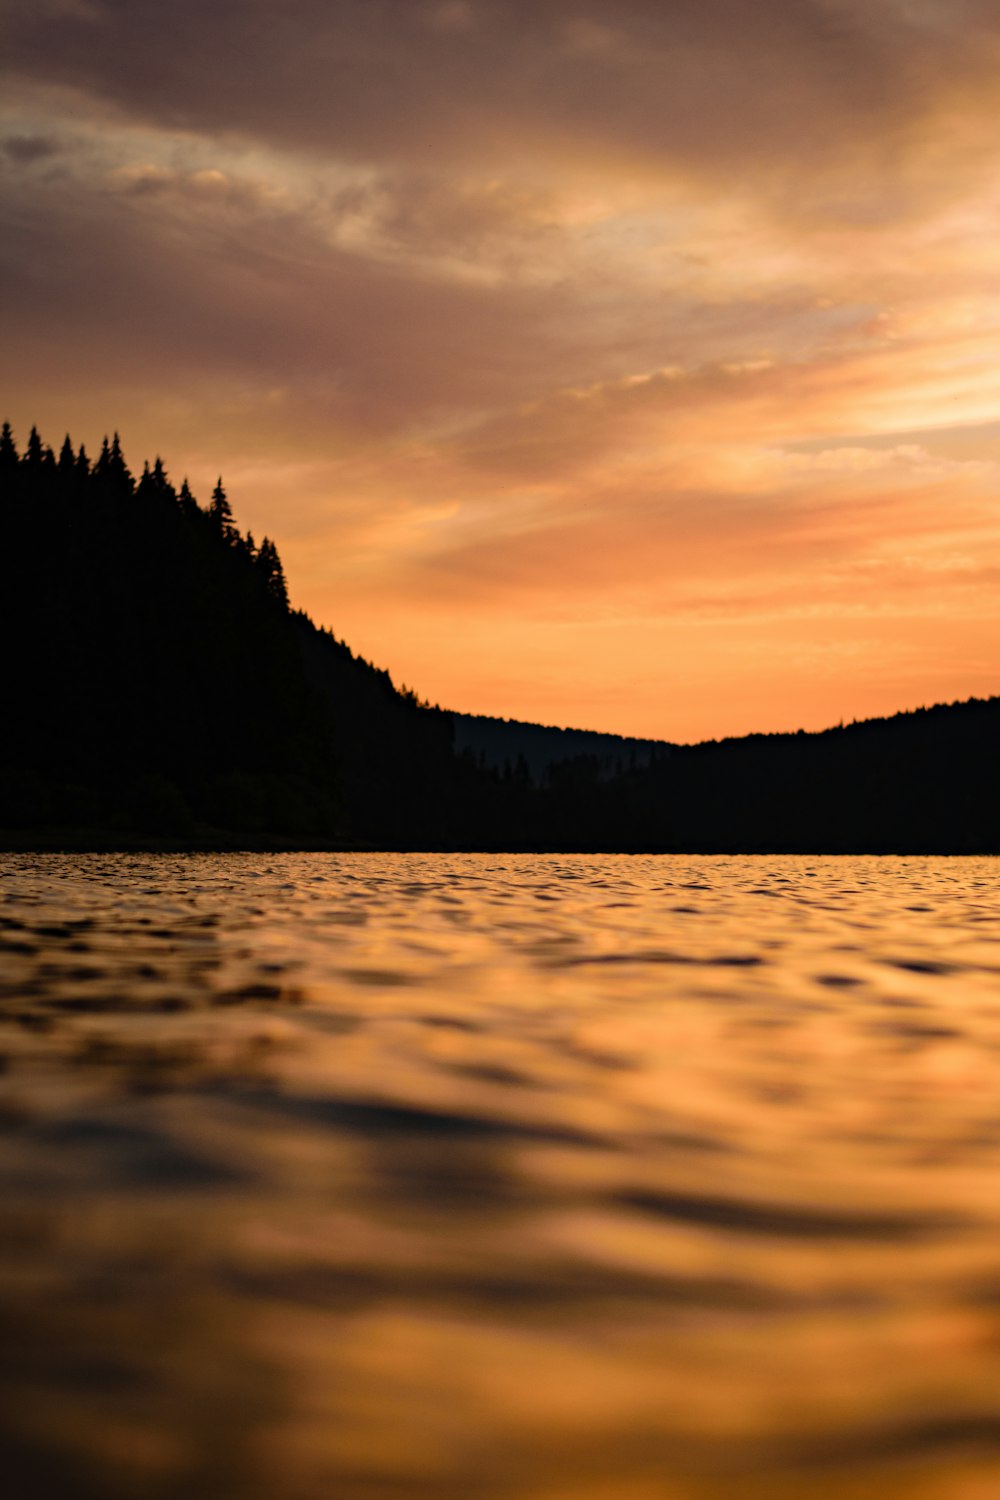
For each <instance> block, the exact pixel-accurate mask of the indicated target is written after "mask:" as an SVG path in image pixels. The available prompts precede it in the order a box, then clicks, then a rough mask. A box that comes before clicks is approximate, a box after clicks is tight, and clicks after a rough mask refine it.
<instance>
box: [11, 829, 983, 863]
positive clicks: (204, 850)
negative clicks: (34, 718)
mask: <svg viewBox="0 0 1000 1500" xmlns="http://www.w3.org/2000/svg"><path fill="white" fill-rule="evenodd" d="M9 854H494V855H502V854H565V855H583V856H587V855H593V856H595V857H597V856H600V855H636V856H638V855H660V856H664V855H677V856H681V857H688V856H690V857H698V858H703V857H708V856H718V857H733V858H735V857H740V858H745V857H747V856H748V855H756V856H760V857H761V858H773V857H776V856H781V855H787V856H793V855H794V856H799V857H802V858H809V859H835V858H847V859H850V858H858V857H861V856H871V857H874V858H883V859H926V858H938V859H970V858H979V859H997V858H1000V849H997V848H988V847H985V846H983V847H980V848H954V847H950V848H942V847H939V846H933V845H921V846H916V845H914V846H911V847H908V848H899V847H897V846H883V845H856V846H854V847H850V848H839V849H829V848H824V847H822V846H820V845H812V844H806V843H803V844H801V845H798V846H796V847H790V846H789V845H787V844H786V845H773V846H770V847H765V846H760V845H742V846H739V845H732V846H730V847H726V848H723V847H712V846H706V845H694V844H692V845H686V846H683V847H679V846H668V845H663V844H648V845H632V846H628V847H626V846H623V845H610V844H604V845H595V844H585V843H580V844H569V843H560V844H532V843H513V842H512V843H504V844H481V843H440V844H429V843H426V842H420V843H413V844H408V843H402V842H399V843H372V842H368V841H365V840H361V839H353V840H352V839H330V838H326V839H314V840H309V839H301V838H282V837H281V836H279V835H274V836H271V837H268V836H267V835H261V836H260V837H258V838H254V839H248V838H247V837H246V835H244V834H236V833H234V834H231V835H230V834H226V833H224V832H214V833H207V832H206V833H205V834H204V835H202V836H200V837H196V838H187V839H172V838H153V837H145V836H141V835H131V834H127V833H119V832H116V831H110V830H107V831H105V830H97V829H83V830H79V831H77V830H58V829H45V830H27V831H24V832H21V831H18V832H16V833H15V832H11V831H10V830H4V829H0V856H2V855H9Z"/></svg>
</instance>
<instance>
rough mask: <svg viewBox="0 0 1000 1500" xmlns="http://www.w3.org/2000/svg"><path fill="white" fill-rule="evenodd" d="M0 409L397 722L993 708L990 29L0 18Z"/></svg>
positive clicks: (605, 11) (673, 724)
mask: <svg viewBox="0 0 1000 1500" xmlns="http://www.w3.org/2000/svg"><path fill="white" fill-rule="evenodd" d="M0 28H2V34H3V37H4V44H3V48H2V51H0V70H2V73H3V76H2V78H0V100H2V103H0V306H2V307H3V337H2V340H0V397H2V400H0V405H2V408H3V411H2V414H3V415H5V416H7V417H9V419H10V420H11V421H12V422H13V423H14V426H15V431H16V436H17V437H18V439H19V440H20V441H21V442H22V443H23V441H24V439H25V438H26V437H27V433H28V430H29V429H30V427H31V425H32V424H33V423H37V424H38V426H39V428H40V430H41V431H42V433H43V436H44V437H45V438H46V439H47V440H48V441H49V442H51V443H53V444H56V445H58V443H60V442H61V441H62V437H63V435H64V433H65V432H66V431H69V432H70V433H71V434H72V437H73V440H74V441H75V442H76V443H80V442H84V443H86V445H87V447H88V449H89V450H90V451H91V452H93V451H95V450H96V449H97V447H99V444H100V440H101V437H102V435H103V434H104V432H105V431H109V430H113V429H118V430H119V431H120V432H121V435H122V441H123V444H124V447H125V451H126V455H127V456H128V458H129V459H130V461H131V462H132V464H133V467H141V464H142V460H143V459H144V458H146V457H149V458H150V459H152V458H153V457H155V456H156V455H157V454H159V455H161V456H162V458H163V460H164V463H165V464H166V466H167V469H168V471H169V473H170V475H171V477H172V478H173V479H174V480H175V481H176V482H178V483H179V481H180V479H181V478H182V477H184V476H185V475H187V476H188V477H189V479H190V481H191V483H192V486H193V488H194V490H195V493H196V494H197V495H198V496H199V498H201V499H202V500H203V501H207V499H208V496H209V493H210V490H211V487H212V485H213V484H214V482H215V479H216V476H217V475H218V473H219V472H220V471H221V473H222V475H223V478H224V482H225V484H226V487H227V490H228V492H229V495H230V499H231V501H232V504H233V507H234V510H235V513H236V518H237V521H238V522H239V523H240V524H242V525H243V526H244V527H247V526H249V527H250V529H252V530H253V532H254V533H255V535H256V536H257V538H258V540H259V539H260V536H261V535H262V534H263V533H267V534H268V535H270V536H272V537H273V538H274V539H275V540H276V541H277V544H278V546H279V549H280V551H281V555H282V558H283V560H284V563H285V569H286V573H287V575H288V580H289V586H290V590H291V594H292V598H293V602H294V603H295V604H296V605H298V606H299V607H302V608H305V609H306V610H308V611H309V613H310V614H311V615H312V616H313V618H314V619H315V620H316V621H317V623H319V624H322V625H326V626H329V627H330V628H331V629H332V630H333V631H334V632H335V634H336V635H337V636H338V637H340V638H341V639H345V640H346V641H347V642H348V643H349V644H350V645H351V646H352V647H353V649H354V650H355V651H357V652H359V653H360V654H362V655H364V656H366V657H368V658H369V659H370V660H374V661H375V662H376V663H377V664H378V665H380V666H383V667H387V668H388V669H389V670H390V672H391V673H392V675H393V678H394V680H395V681H396V682H397V683H402V684H406V685H408V686H410V687H412V688H415V689H416V690H417V692H418V693H419V694H420V695H421V696H422V697H425V698H428V699H430V700H431V701H433V702H438V703H441V704H442V705H444V706H446V707H449V708H454V709H462V710H466V711H469V712H476V713H490V714H497V715H503V716H507V717H512V718H524V719H531V720H537V721H541V722H544V723H559V724H569V725H575V726H578V727H582V728H592V729H601V730H610V731H617V732H620V733H626V734H635V735H641V736H655V737H661V738H665V739H670V740H674V741H690V740H698V739H704V738H714V737H721V736H723V735H728V734H742V733H746V732H749V731H752V730H782V729H797V728H800V727H804V728H820V727H823V726H825V725H828V724H833V723H837V722H838V721H840V720H842V719H843V720H845V721H849V720H851V719H854V718H862V717H868V716H871V715H873V714H882V713H892V712H895V711H897V710H900V709H906V708H913V707H917V706H919V705H921V704H927V703H933V702H940V701H950V700H953V699H958V698H965V697H968V696H970V695H973V694H975V695H979V696H985V695H987V694H991V693H998V692H1000V233H998V229H1000V130H998V129H997V120H998V118H1000V0H754V3H752V4H750V3H748V0H615V3H614V4H612V3H610V0H604V3H597V0H212V3H211V4H207V3H206V0H170V3H169V4H163V3H162V0H0Z"/></svg>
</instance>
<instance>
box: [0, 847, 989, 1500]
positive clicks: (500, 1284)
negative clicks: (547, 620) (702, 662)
mask: <svg viewBox="0 0 1000 1500" xmlns="http://www.w3.org/2000/svg"><path fill="white" fill-rule="evenodd" d="M998 874H1000V866H998V863H997V862H996V861H991V860H985V859H984V860H977V859H951V860H947V859H830V860H822V859H797V858H774V859H769V858H756V859H737V858H732V859H725V858H711V859H710V858H704V859H693V858H691V859H689V858H627V857H621V858H604V857H602V858H583V857H579V858H576V857H573V858H567V857H556V856H549V857H534V856H520V857H509V856H507V857H504V856H429V855H428V856H412V855H406V856H402V855H375V854H372V855H357V854H355V855H321V854H313V855H305V856H299V855H290V856H282V857H269V856H264V857H261V856H252V855H245V856H208V855H206V856H192V857H175V856H123V855H116V856H98V855H90V856H57V855H48V856H30V857H27V856H25V857H13V858H8V859H7V861H6V865H5V873H4V877H3V905H2V906H0V974H2V986H0V997H2V998H0V1067H2V1074H0V1127H2V1128H0V1194H2V1197H0V1203H2V1209H0V1413H2V1415H0V1428H2V1434H0V1435H2V1443H3V1451H4V1462H3V1473H4V1480H5V1482H6V1485H7V1487H6V1490H5V1492H6V1493H8V1494H10V1495H11V1496H12V1500H29V1497H30V1500H35V1497H41V1496H45V1497H46V1500H48V1497H62V1496H66V1497H73V1500H90V1497H93V1500H135V1497H151V1500H166V1497H169V1500H174V1497H181V1496H183V1497H185V1500H202V1497H205V1500H207V1497H212V1500H230V1497H231V1500H258V1497H259V1500H263V1497H268V1500H431V1497H434V1500H785V1497H793V1496H794V1497H804V1496H808V1497H809V1500H814V1497H837V1500H841V1497H843V1500H846V1497H850V1500H869V1497H872V1500H873V1497H875V1496H878V1497H879V1500H884V1497H892V1500H995V1497H996V1496H998V1495H1000V1235H998V1229H1000V1199H998V1187H1000V900H998V891H997V876H998Z"/></svg>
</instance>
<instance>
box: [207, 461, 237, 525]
mask: <svg viewBox="0 0 1000 1500" xmlns="http://www.w3.org/2000/svg"><path fill="white" fill-rule="evenodd" d="M208 514H209V516H210V517H211V520H212V525H213V526H214V527H215V529H216V531H217V532H218V533H219V535H220V536H223V537H225V538H226V540H227V541H232V540H233V539H234V537H236V536H238V535H239V532H238V531H237V530H236V527H235V526H234V525H233V510H232V506H231V505H230V504H229V500H228V498H227V496H226V492H225V490H224V489H223V487H222V475H221V474H220V475H219V478H218V480H217V482H216V486H215V489H214V490H213V491H212V499H211V501H210V502H209V506H208Z"/></svg>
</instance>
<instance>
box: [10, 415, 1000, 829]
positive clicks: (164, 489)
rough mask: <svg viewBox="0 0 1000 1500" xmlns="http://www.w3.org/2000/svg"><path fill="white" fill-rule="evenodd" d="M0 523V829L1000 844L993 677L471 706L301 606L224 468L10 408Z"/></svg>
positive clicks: (999, 727)
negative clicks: (195, 470) (592, 712)
mask: <svg viewBox="0 0 1000 1500" xmlns="http://www.w3.org/2000/svg"><path fill="white" fill-rule="evenodd" d="M0 521H2V526H3V533H2V534H3V539H4V544H5V562H6V566H5V570H4V580H3V586H2V589H0V639H2V642H3V662H4V674H3V675H4V693H3V705H4V723H3V735H2V739H0V829H2V830H5V833H4V837H5V838H6V840H7V842H8V844H10V843H15V844H16V843H22V844H23V843H25V842H31V841H32V840H33V839H36V838H37V839H38V840H40V841H42V842H46V841H47V842H50V843H51V842H52V841H54V840H55V841H58V840H59V839H65V841H66V842H75V843H76V844H81V843H84V844H85V843H87V842H94V843H97V842H100V843H105V842H108V841H112V842H113V841H118V840H120V841H130V840H138V841H143V840H150V839H165V840H170V841H172V842H174V843H179V844H182V845H184V844H186V845H192V846H195V845H200V846H204V845H212V844H219V845H222V846H228V847H232V846H235V845H239V844H243V845H253V844H262V845H270V844H273V843H283V844H289V845H293V846H294V845H298V846H305V847H324V846H328V847H329V846H334V847H335V846H338V845H340V844H344V843H348V844H352V843H353V844H359V843H360V844H372V845H376V846H383V847H396V848H417V847H421V848H429V849H433V848H442V849H448V848H465V849H519V848H523V849H561V850H593V851H599V850H636V851H638V850H650V851H671V850H676V851H702V852H713V851H719V852H724V851H732V852H737V851H789V852H793V851H802V852H816V853H822V852H828V853H836V852H852V851H858V852H862V851H871V852H893V851H896V852H1000V777H998V774H997V766H998V765H1000V699H997V698H991V699H988V700H976V699H972V700H970V701H969V702H967V703H962V704H952V705H950V706H938V707H935V708H931V709H921V710H918V711H917V712H915V713H909V714H900V715H896V716H895V717H894V718H891V719H879V720H870V721H867V722H864V723H860V724H852V725H849V726H846V727H841V728H837V729H831V730H827V731H825V732H824V733H822V734H802V733H801V732H800V733H799V734H794V735H751V736H749V737H747V738H744V739H733V740H724V741H721V742H712V743H708V744H702V745H694V746H668V745H665V744H663V745H659V746H658V745H657V744H656V743H655V742H649V741H645V742H637V741H626V740H622V741H621V742H620V744H619V743H618V742H616V741H615V740H614V738H613V737H607V736H590V735H584V734H582V733H580V732H565V734H564V735H560V734H559V733H557V732H556V731H553V730H543V729H542V728H541V727H540V726H532V725H523V724H517V723H507V722H506V721H500V720H490V721H486V720H484V721H470V720H468V719H467V718H466V717H465V716H462V715H452V714H450V713H447V712H445V711H443V710H441V709H438V708H431V707H430V706H429V705H427V704H423V703H421V702H420V701H419V700H418V699H417V697H416V696H415V695H414V694H413V693H409V692H406V691H403V692H400V691H398V690H397V689H396V688H395V687H394V686H393V683H392V681H391V679H390V677H389V675H388V673H387V672H383V671H379V670H378V669H377V668H375V667H373V666H371V665H370V664H369V663H367V662H365V661H363V660H361V659H360V658H358V657H356V656H355V655H354V654H353V653H352V652H351V651H350V649H349V648H348V647H347V646H346V645H344V644H343V643H342V642H340V641H338V640H337V639H336V638H335V637H334V636H333V635H332V634H331V633H330V632H329V631H327V630H322V629H319V628H317V627H316V626H315V625H314V624H313V623H312V621H311V620H310V619H309V618H308V617H307V616H306V615H304V614H301V613H299V612H295V611H293V610H291V609H290V607H289V601H288V592H287V587H286V582H285V578H284V573H283V570H282V565H281V560H280V558H279V556H278V552H277V549H276V548H275V546H274V543H273V542H272V541H270V540H269V539H267V538H264V539H263V540H262V541H261V543H260V545H259V546H258V545H257V544H256V543H255V542H254V540H253V538H252V537H251V536H249V535H246V536H244V535H243V534H242V533H241V532H240V530H239V528H238V526H237V525H236V522H235V520H234V517H233V513H232V509H231V507H230V504H229V500H228V497H227V495H226V492H225V489H224V487H223V485H222V481H221V479H220V481H219V483H218V484H217V485H216V487H215V489H214V491H213V493H212V495H211V498H210V500H209V502H208V503H207V505H205V506H202V505H200V504H199V503H198V502H197V501H196V499H195V497H194V496H193V495H192V494H191V491H190V489H189V488H188V486H187V484H186V483H184V484H182V485H181V486H180V488H179V489H177V488H175V486H174V485H173V484H172V483H171V481H170V479H169V478H168V476H167V474H166V473H165V471H164V469H163V465H162V464H161V463H160V461H159V460H158V459H157V461H156V462H155V463H154V464H153V466H152V467H151V468H150V467H149V465H147V466H146V467H145V469H144V471H143V473H142V474H141V475H140V476H139V478H138V480H136V479H135V477H134V476H133V474H132V473H131V472H130V470H129V468H128V466H127V464H126V461H125V458H124V455H123V454H122V451H121V447H120V444H119V442H118V439H117V437H116V438H114V439H113V440H112V441H110V442H109V441H107V440H105V442H104V445H103V447H102V449H101V451H100V453H99V454H98V455H97V456H96V457H95V458H94V459H93V460H91V459H90V458H89V457H88V455H87V454H86V453H85V452H84V450H83V449H82V448H79V449H75V448H74V447H73V445H72V444H71V443H70V441H69V439H68V438H67V440H66V441H65V443H64V444H63V445H62V448H61V450H60V451H59V453H58V455H57V454H56V453H55V452H53V451H52V450H51V449H50V448H48V447H47V446H46V445H45V443H44V442H43V441H42V440H41V438H40V437H39V435H38V433H37V432H35V431H32V433H31V435H30V437H29V439H28V441H27V444H26V446H25V451H24V453H23V454H19V453H18V451H17V447H16V445H15V442H14V438H13V435H12V433H11V431H10V428H9V427H8V426H6V425H5V426H4V428H3V432H2V434H0ZM470 724H472V725H473V728H474V729H475V733H476V735H478V736H479V738H480V739H481V738H482V735H483V734H484V733H486V732H487V731H488V736H489V744H488V746H486V749H485V750H484V748H483V746H482V745H480V744H479V743H478V741H476V742H475V743H470V740H469V736H470V734H471V733H472V731H471V730H470V728H469V726H470ZM456 727H457V728H458V731H459V733H458V736H456ZM456 738H458V740H459V743H460V744H464V745H466V747H467V748H465V749H464V750H463V751H462V753H456V750H455V744H456ZM473 739H475V736H473ZM508 743H509V747H510V753H509V755H508V754H507V753H506V745H507V744H508ZM561 743H565V745H566V748H567V750H568V751H569V752H571V753H570V754H569V755H568V756H567V758H566V759H564V760H562V761H559V760H556V759H553V756H554V755H555V754H558V746H559V745H560V744H561ZM553 746H555V747H556V749H555V750H553ZM536 747H541V748H536ZM581 747H588V748H589V747H592V753H585V754H579V753H575V752H576V751H577V750H578V749H579V748H581ZM487 751H488V753H487ZM529 755H530V756H531V757H533V759H532V763H530V764H529ZM539 757H541V759H539ZM535 761H537V762H538V763H537V764H535V763H534V762H535Z"/></svg>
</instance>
